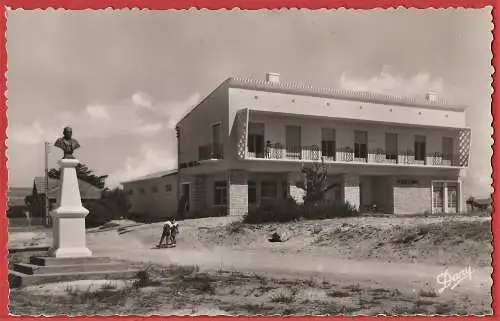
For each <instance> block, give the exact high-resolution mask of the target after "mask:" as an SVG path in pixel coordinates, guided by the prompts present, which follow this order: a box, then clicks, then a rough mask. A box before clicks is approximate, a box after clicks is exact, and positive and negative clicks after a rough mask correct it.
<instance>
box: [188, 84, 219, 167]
mask: <svg viewBox="0 0 500 321" xmlns="http://www.w3.org/2000/svg"><path fill="white" fill-rule="evenodd" d="M219 122H220V123H221V136H222V143H223V144H224V154H227V151H226V150H225V149H226V148H227V147H228V141H229V135H228V134H227V132H228V97H227V87H225V86H220V87H219V88H217V89H216V90H215V91H213V92H212V93H211V94H210V95H209V96H208V97H206V98H205V99H204V100H203V101H202V102H201V103H200V104H199V105H197V106H196V107H195V108H194V109H193V110H191V112H190V113H189V114H188V115H187V116H186V117H185V118H183V119H182V120H181V121H180V122H179V123H178V127H179V129H180V140H179V148H180V150H179V153H180V154H179V156H178V157H179V163H189V162H193V161H198V148H199V147H200V146H202V145H208V144H210V143H211V142H212V125H214V124H216V123H219Z"/></svg>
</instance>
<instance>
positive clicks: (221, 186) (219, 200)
mask: <svg viewBox="0 0 500 321" xmlns="http://www.w3.org/2000/svg"><path fill="white" fill-rule="evenodd" d="M214 205H227V182H226V181H219V182H215V183H214Z"/></svg>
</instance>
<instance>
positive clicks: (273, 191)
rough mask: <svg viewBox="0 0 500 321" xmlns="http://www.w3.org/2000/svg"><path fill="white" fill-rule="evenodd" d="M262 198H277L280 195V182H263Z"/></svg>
mask: <svg viewBox="0 0 500 321" xmlns="http://www.w3.org/2000/svg"><path fill="white" fill-rule="evenodd" d="M261 196H262V198H277V197H278V184H277V183H276V182H271V181H268V182H262V186H261Z"/></svg>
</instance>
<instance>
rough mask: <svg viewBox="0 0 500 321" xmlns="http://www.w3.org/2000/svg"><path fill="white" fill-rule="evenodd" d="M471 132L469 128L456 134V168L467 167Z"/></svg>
mask: <svg viewBox="0 0 500 321" xmlns="http://www.w3.org/2000/svg"><path fill="white" fill-rule="evenodd" d="M470 141H471V132H470V129H469V128H463V129H460V131H459V132H458V155H457V158H458V159H457V161H458V166H463V167H466V166H469V153H470Z"/></svg>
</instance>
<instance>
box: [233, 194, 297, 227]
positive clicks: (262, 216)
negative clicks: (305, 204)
mask: <svg viewBox="0 0 500 321" xmlns="http://www.w3.org/2000/svg"><path fill="white" fill-rule="evenodd" d="M300 214H301V213H300V206H299V205H298V204H297V203H296V202H295V201H294V200H293V199H287V200H278V201H272V202H267V203H264V204H263V205H261V206H260V207H258V208H256V209H255V210H250V211H248V213H247V214H246V215H245V217H244V218H243V222H245V223H250V224H258V223H270V222H282V223H283V222H289V221H293V220H297V219H299V218H300V217H301V215H300Z"/></svg>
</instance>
